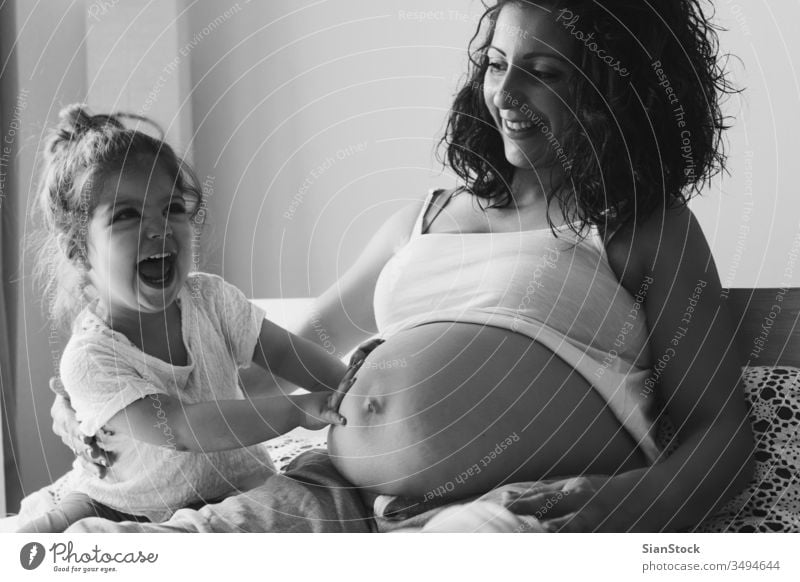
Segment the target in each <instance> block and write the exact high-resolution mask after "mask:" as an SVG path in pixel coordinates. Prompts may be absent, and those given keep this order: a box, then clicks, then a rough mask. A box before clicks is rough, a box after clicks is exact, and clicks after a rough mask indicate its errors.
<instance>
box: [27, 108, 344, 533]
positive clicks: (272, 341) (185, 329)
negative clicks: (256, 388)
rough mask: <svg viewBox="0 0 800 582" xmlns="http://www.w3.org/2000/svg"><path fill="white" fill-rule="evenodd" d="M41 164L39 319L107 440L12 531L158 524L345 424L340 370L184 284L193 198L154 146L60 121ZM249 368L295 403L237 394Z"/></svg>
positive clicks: (72, 388)
mask: <svg viewBox="0 0 800 582" xmlns="http://www.w3.org/2000/svg"><path fill="white" fill-rule="evenodd" d="M60 117H61V122H60V124H59V125H58V127H57V129H56V130H55V131H54V132H53V134H52V135H51V137H50V139H49V142H48V144H47V148H46V151H45V169H44V179H43V184H42V188H41V192H40V194H39V198H38V207H39V210H40V211H41V212H42V214H43V216H44V222H45V224H46V230H47V233H46V239H45V242H44V244H43V246H42V250H41V257H40V258H41V259H42V260H41V261H40V263H39V265H40V269H41V274H42V275H44V276H45V277H46V280H47V285H46V291H47V293H46V296H47V297H49V298H50V302H49V303H50V305H49V307H50V312H51V316H52V317H54V318H55V319H56V320H59V321H62V322H64V321H71V322H72V335H71V337H70V340H69V342H68V344H67V346H66V348H65V350H64V353H63V355H62V357H61V379H62V382H63V385H64V388H65V390H66V393H67V394H68V396H69V399H70V401H71V404H72V406H73V407H74V408H75V411H76V416H77V419H78V421H79V422H80V427H81V431H82V433H83V434H85V435H87V436H94V435H95V434H97V433H98V432H99V431H100V430H101V429H103V428H104V427H106V428H108V429H109V430H111V431H113V432H114V433H116V434H117V435H119V436H118V437H117V438H116V439H115V440H116V444H115V445H114V450H113V451H112V453H113V454H114V456H115V457H116V460H115V462H114V464H113V466H112V467H111V468H110V469H109V470H108V473H107V474H106V475H105V477H104V478H102V479H101V478H99V477H98V476H96V475H95V474H92V473H90V472H89V471H87V470H85V469H83V467H82V465H81V464H80V463H77V462H76V464H75V470H77V471H79V472H80V483H79V486H78V488H77V491H75V492H74V493H71V494H70V495H68V496H67V497H66V498H65V499H64V500H63V501H62V503H61V504H60V505H59V506H58V508H57V509H55V510H53V511H50V512H49V513H47V514H45V515H44V516H42V517H40V518H38V519H35V520H34V521H32V522H30V523H28V524H26V525H24V526H23V527H22V528H21V530H20V531H24V532H61V531H64V530H65V529H66V528H67V527H69V525H71V524H72V523H74V522H76V521H78V520H80V519H82V518H84V517H90V516H101V517H106V518H110V519H113V520H115V521H123V520H136V521H163V520H165V519H167V518H169V517H170V516H171V515H172V513H174V512H175V511H176V510H178V509H180V508H183V507H193V506H199V505H203V504H205V503H207V502H208V501H211V500H218V499H220V498H223V497H225V496H228V495H229V494H231V493H232V492H235V491H237V490H242V489H246V488H247V485H248V483H263V482H264V480H265V479H266V478H267V477H268V476H269V474H270V473H271V472H273V471H274V467H273V464H272V461H271V460H270V457H269V454H268V453H267V451H266V449H265V448H264V447H263V446H262V445H258V443H262V442H263V441H266V440H269V439H271V438H273V437H276V436H278V435H281V434H284V433H285V432H287V431H289V430H291V429H293V428H295V427H297V426H303V427H306V428H309V429H320V428H323V427H324V426H326V425H328V424H330V423H334V424H344V423H345V419H344V418H343V417H342V416H340V415H339V414H338V413H337V412H336V411H335V407H336V398H335V396H336V395H337V393H336V392H335V390H334V389H335V387H336V386H337V385H338V383H339V381H340V380H341V378H342V377H343V375H344V372H345V366H344V364H343V363H342V362H341V361H339V360H338V359H336V358H334V357H332V356H330V355H329V354H327V353H326V352H325V350H323V349H322V348H321V347H318V346H316V345H314V344H313V343H311V342H309V341H307V340H304V339H301V338H299V337H296V336H294V335H292V334H291V333H289V332H288V331H286V330H284V329H282V328H280V327H278V326H277V325H275V324H273V323H271V322H269V321H268V320H266V319H264V313H263V312H262V311H261V310H260V309H258V308H257V307H255V306H254V305H253V304H252V303H250V302H249V301H248V300H247V299H246V298H245V296H244V295H243V294H242V293H241V292H240V291H239V290H238V289H236V288H235V287H233V286H232V285H229V284H227V283H226V282H225V281H224V280H222V279H221V278H219V277H216V276H214V275H208V274H205V273H190V269H191V267H192V257H193V252H192V251H193V244H192V243H193V236H192V235H193V228H198V227H199V226H200V224H199V221H197V220H196V219H195V217H196V216H197V214H196V212H197V210H198V209H199V208H200V203H201V200H202V191H201V189H200V188H199V187H198V182H197V179H196V178H195V177H194V175H193V173H192V172H191V170H190V169H189V168H188V167H187V166H186V165H185V164H184V163H183V162H182V161H181V160H180V159H178V158H177V156H176V155H175V153H174V152H173V150H172V148H170V146H169V145H167V144H166V143H164V142H163V141H162V140H161V139H156V138H154V137H151V136H150V135H148V134H146V133H144V132H142V131H139V130H136V129H127V128H126V127H125V126H124V125H123V123H122V122H123V120H124V118H126V117H127V118H132V119H136V120H138V121H147V120H144V119H142V118H138V117H135V116H130V115H90V114H89V113H88V112H87V111H86V110H85V109H84V108H83V106H81V105H72V106H70V107H68V108H66V109H65V110H63V111H62V112H61V115H60ZM251 362H255V363H256V364H258V365H259V366H261V367H263V368H265V369H266V370H268V371H269V372H270V373H272V374H275V375H276V376H280V377H282V378H285V379H286V380H288V381H290V382H293V383H295V384H297V385H298V386H301V387H303V388H306V389H307V390H309V391H311V393H310V394H307V395H300V396H273V397H266V396H265V395H263V394H253V393H248V394H247V395H246V396H245V394H244V393H243V392H242V389H241V388H239V386H238V384H237V369H238V367H240V366H247V365H249V364H250V363H251Z"/></svg>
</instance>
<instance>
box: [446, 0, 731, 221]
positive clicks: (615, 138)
mask: <svg viewBox="0 0 800 582" xmlns="http://www.w3.org/2000/svg"><path fill="white" fill-rule="evenodd" d="M507 4H521V5H526V4H536V5H540V4H543V5H544V6H546V7H548V8H550V9H551V10H552V11H553V14H554V17H555V15H556V14H557V13H558V14H562V15H563V14H564V13H566V11H569V12H571V13H572V15H574V16H578V17H579V19H578V20H573V22H574V23H576V24H577V29H579V30H580V31H581V32H582V33H583V34H586V35H588V34H589V33H594V37H593V40H594V41H595V42H596V43H597V47H600V48H602V49H604V50H605V51H606V54H608V55H614V56H615V57H617V58H618V59H619V60H620V61H621V62H622V63H623V65H624V67H625V69H626V70H623V71H622V73H627V74H621V73H620V71H619V70H615V69H614V68H613V67H611V66H609V65H608V64H607V63H606V62H604V61H603V60H601V59H600V58H598V56H597V54H595V53H593V52H592V51H590V50H589V48H587V44H588V43H579V44H580V53H579V54H580V56H579V61H578V62H577V63H576V65H577V66H578V67H579V68H580V71H579V72H578V73H577V74H575V75H573V82H572V87H571V95H570V98H571V103H569V105H570V106H571V109H572V112H573V113H572V118H571V119H570V120H569V122H568V123H567V126H566V128H565V132H564V134H563V135H561V136H559V140H560V144H561V145H562V147H563V149H564V151H565V152H566V157H567V161H566V163H564V164H563V166H564V170H565V176H564V180H563V182H561V183H560V185H558V186H557V187H556V188H555V191H554V192H552V193H551V194H550V200H549V201H550V202H552V201H553V200H555V201H557V202H558V204H559V205H560V208H561V210H562V212H563V213H564V216H565V218H566V219H567V220H568V222H575V223H577V224H578V228H576V230H582V228H583V227H584V226H586V225H587V224H591V225H596V226H598V227H601V228H603V229H607V228H612V229H613V228H615V227H617V226H620V225H622V224H624V223H626V222H628V221H629V220H643V219H645V218H647V217H648V216H650V215H651V214H652V213H653V212H654V211H655V210H656V209H659V208H664V207H667V206H671V205H676V204H677V205H685V204H686V203H687V202H688V200H689V199H690V198H692V197H693V196H694V195H696V194H698V193H699V192H700V191H701V190H702V188H703V186H704V185H705V184H706V183H707V182H708V181H709V180H710V179H711V178H712V177H713V176H715V175H716V174H718V173H719V172H720V171H721V170H724V169H725V160H726V155H725V147H724V146H725V144H724V142H723V139H722V133H723V130H725V129H727V128H728V127H729V125H727V124H726V122H727V118H726V117H725V116H724V115H723V114H722V111H721V108H720V104H721V101H722V99H723V98H724V97H725V96H726V95H729V94H732V93H735V92H737V90H736V89H734V88H733V86H732V85H731V83H730V82H729V80H728V78H727V77H726V74H725V71H724V68H723V64H724V62H723V61H722V60H721V59H720V58H719V55H718V53H719V42H718V37H717V30H719V28H718V27H716V26H715V25H713V24H712V23H711V22H710V20H709V17H708V16H707V15H706V14H705V13H704V12H703V7H702V6H701V0H550V1H545V2H536V3H534V2H530V1H527V0H500V1H499V2H497V4H494V5H492V6H490V7H489V8H487V10H486V12H485V13H484V14H483V16H482V17H481V20H480V23H479V25H478V29H477V31H476V32H475V35H474V36H473V38H472V40H471V41H470V66H469V70H468V75H467V77H468V78H467V82H466V83H465V85H464V86H463V87H462V88H461V89H460V90H459V91H458V93H457V95H456V97H455V101H454V103H453V106H452V110H451V113H450V116H449V119H448V123H447V128H446V131H445V135H444V137H443V138H442V140H441V142H440V148H443V149H444V152H445V162H446V163H447V164H448V165H449V166H450V167H451V168H452V169H453V170H454V171H455V173H456V174H457V175H458V176H459V178H460V179H461V180H462V181H463V182H464V185H465V187H466V189H467V190H468V191H470V192H471V193H472V194H473V195H475V196H477V197H479V198H482V199H485V200H487V201H489V205H490V206H495V207H503V206H507V205H508V204H509V202H510V190H509V186H510V184H511V179H512V176H513V173H514V167H513V166H512V165H511V164H509V163H508V161H507V160H506V159H505V155H504V148H503V143H502V138H501V136H500V134H499V132H498V130H497V128H496V127H495V123H494V121H493V119H492V118H491V115H490V113H489V111H488V109H487V107H486V105H485V103H484V98H483V79H484V74H485V73H486V69H487V66H488V59H487V57H486V50H487V48H488V46H489V44H490V43H491V40H492V36H493V33H494V29H495V25H496V20H497V16H498V15H499V13H500V10H501V9H502V8H503V6H505V5H507ZM561 11H565V12H564V13H562V12H561ZM561 23H562V24H565V21H563V20H562V22H561ZM483 29H485V30H486V32H485V33H484V34H481V32H482V30H483ZM572 30H573V31H574V30H576V28H575V26H573V28H572ZM595 48H596V47H595ZM617 69H619V67H617ZM668 91H672V92H671V93H670V92H668ZM575 200H577V205H575V204H574V202H575ZM576 206H577V207H576Z"/></svg>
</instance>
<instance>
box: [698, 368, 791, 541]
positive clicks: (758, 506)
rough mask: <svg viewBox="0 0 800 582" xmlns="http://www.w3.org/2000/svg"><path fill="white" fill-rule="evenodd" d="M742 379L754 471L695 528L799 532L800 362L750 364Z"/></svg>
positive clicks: (706, 530)
mask: <svg viewBox="0 0 800 582" xmlns="http://www.w3.org/2000/svg"><path fill="white" fill-rule="evenodd" d="M743 379H744V386H745V394H746V396H747V400H748V402H749V404H750V420H751V423H752V425H753V435H754V437H755V442H756V451H755V465H756V466H755V475H754V477H753V479H752V481H751V482H750V485H749V486H748V487H747V488H745V490H744V491H742V492H741V493H740V494H739V495H737V496H736V497H735V498H734V499H732V500H730V501H729V502H728V503H727V504H726V505H725V506H724V507H723V508H722V509H721V510H720V511H719V512H718V513H717V514H716V515H714V516H713V517H711V518H709V519H707V520H706V521H704V522H703V523H702V524H701V525H700V527H698V528H697V530H696V531H702V532H800V368H788V367H774V368H773V367H766V366H760V367H751V368H747V369H745V371H744V375H743Z"/></svg>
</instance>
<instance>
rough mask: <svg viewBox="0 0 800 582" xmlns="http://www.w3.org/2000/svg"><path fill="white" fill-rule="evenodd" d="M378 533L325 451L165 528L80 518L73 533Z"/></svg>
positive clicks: (178, 516) (181, 515)
mask: <svg viewBox="0 0 800 582" xmlns="http://www.w3.org/2000/svg"><path fill="white" fill-rule="evenodd" d="M375 531H377V527H376V524H375V521H374V520H373V519H372V511H371V509H368V508H367V506H366V505H365V504H364V503H363V501H362V499H361V496H360V494H359V492H358V490H357V489H356V488H355V487H353V486H352V485H351V484H350V483H348V482H347V481H346V480H345V478H344V477H342V476H341V475H340V474H339V472H338V471H336V469H335V468H334V467H333V464H332V463H331V461H330V459H329V457H328V454H327V452H326V451H324V450H313V451H308V452H306V453H303V454H302V455H300V456H299V457H297V459H295V460H294V462H293V463H292V464H291V465H290V466H289V469H288V470H287V472H286V473H285V474H282V475H274V476H272V477H270V478H269V479H267V481H266V482H265V483H264V485H262V486H260V487H256V488H255V489H251V490H250V491H247V492H245V493H242V494H240V495H236V496H233V497H229V498H228V499H226V500H224V501H223V502H221V503H217V504H214V505H206V506H205V507H202V508H201V509H199V510H192V509H181V510H179V511H177V512H175V515H173V516H172V518H171V519H170V520H169V521H167V522H164V523H136V522H132V521H126V522H121V523H115V522H112V521H109V520H104V519H99V518H89V519H84V520H81V521H79V522H78V523H76V524H75V525H73V526H72V527H71V528H69V529H68V530H67V533H76V532H148V533H158V532H164V533H169V532H173V533H174V532H304V533H320V532H329V533H336V532H353V533H370V532H375Z"/></svg>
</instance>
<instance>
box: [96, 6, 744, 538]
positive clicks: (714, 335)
mask: <svg viewBox="0 0 800 582" xmlns="http://www.w3.org/2000/svg"><path fill="white" fill-rule="evenodd" d="M604 4H608V3H603V2H600V3H598V2H594V1H581V0H575V1H568V2H537V3H535V4H534V3H532V2H524V1H514V0H512V1H505V2H499V3H498V4H497V5H495V6H492V7H491V8H489V9H488V10H487V12H486V14H485V15H484V18H483V20H482V26H481V28H480V29H479V31H478V34H477V35H476V39H477V40H476V46H475V47H474V51H473V52H472V60H471V61H472V62H471V69H470V74H469V78H468V81H467V83H466V84H465V85H464V87H463V88H462V89H461V90H460V91H459V92H458V94H457V96H456V99H455V102H454V104H453V107H452V111H451V114H450V118H449V123H448V128H447V132H446V135H445V138H444V140H443V145H444V148H445V152H446V158H447V162H448V164H449V166H450V168H451V169H452V170H453V171H454V172H455V173H456V174H457V175H458V177H459V178H460V179H461V181H462V183H463V186H462V187H461V188H458V189H456V190H449V191H438V192H435V193H432V194H431V195H429V196H428V198H427V199H426V200H425V201H424V202H423V203H422V204H421V205H420V204H417V205H413V206H411V207H409V208H407V209H405V210H403V211H401V212H399V213H398V214H396V215H395V216H393V217H392V218H391V219H390V220H389V221H388V222H387V223H386V224H385V225H384V226H383V227H382V228H381V229H380V231H379V232H378V233H377V234H376V235H375V237H374V239H373V240H372V242H371V243H370V244H369V245H368V247H367V249H366V250H365V251H364V253H363V255H362V256H361V257H360V258H359V259H358V261H357V262H356V264H355V265H354V266H353V267H352V268H351V269H350V270H349V271H348V272H347V273H346V274H345V275H344V276H343V277H342V279H341V280H340V281H338V282H337V283H336V284H335V285H334V286H333V287H331V289H330V290H329V291H328V292H326V293H325V294H324V295H323V296H321V297H320V298H319V300H318V302H317V305H316V309H315V321H314V324H313V325H312V323H311V321H310V320H309V322H308V323H307V324H306V325H305V326H304V327H303V328H302V329H301V330H300V334H301V335H304V336H305V337H308V338H309V339H315V338H316V337H317V334H316V333H315V331H314V330H315V329H319V327H320V326H322V327H324V328H325V329H326V330H327V332H328V334H329V335H330V336H331V341H332V342H333V344H334V345H335V346H336V349H337V350H338V351H347V350H349V349H351V348H352V347H354V346H356V345H357V344H358V343H359V342H361V341H363V340H365V339H366V338H368V337H370V336H372V335H374V334H376V333H377V334H379V335H380V337H381V338H383V339H384V340H385V341H384V343H382V344H381V345H380V346H378V347H377V348H376V349H374V351H372V352H371V353H369V355H368V356H367V357H366V358H365V359H364V361H363V364H362V365H361V366H360V368H359V369H358V371H357V372H356V373H355V377H354V381H352V382H350V381H348V382H346V385H345V386H344V389H347V388H349V392H348V394H347V395H346V396H345V397H344V399H343V401H342V403H341V408H340V412H341V413H342V414H343V415H344V416H345V417H346V418H347V421H348V422H347V426H344V427H335V428H333V429H332V430H331V432H330V435H329V439H328V442H329V456H330V460H328V458H327V457H319V456H317V457H315V460H314V461H313V463H306V464H305V465H304V466H302V467H299V469H298V470H297V471H295V472H294V473H292V472H290V475H289V477H283V476H278V477H274V478H271V479H270V480H269V481H268V482H267V484H265V485H264V486H263V487H261V488H259V489H256V490H254V491H253V492H251V493H250V494H247V495H243V496H239V497H236V498H232V499H229V500H227V501H225V502H223V503H222V504H219V505H216V506H208V507H206V508H204V509H202V510H200V511H199V512H179V513H178V514H176V517H175V518H174V520H173V522H171V524H168V526H167V528H169V527H172V528H174V529H180V530H193V531H196V530H212V531H218V530H226V531H230V530H233V531H238V530H240V529H260V528H263V529H273V530H275V529H282V528H284V527H286V523H287V522H286V521H282V519H283V518H278V517H275V516H277V515H283V516H286V515H291V516H293V517H294V518H297V515H298V512H299V511H300V509H299V508H300V507H303V508H304V509H303V511H304V512H306V514H305V516H301V518H305V519H306V520H307V521H313V524H312V525H308V526H307V527H308V528H310V529H317V530H342V529H343V530H361V531H363V529H365V528H366V529H369V528H374V524H372V522H371V521H370V516H371V508H369V509H368V508H367V507H365V506H363V505H360V496H359V493H358V491H357V490H356V489H355V488H354V487H356V488H359V489H361V490H363V491H370V492H373V493H381V494H392V495H402V496H406V497H416V498H422V499H428V500H429V499H432V498H436V499H437V501H438V500H441V501H447V500H448V499H456V498H462V497H467V496H470V495H474V494H478V493H483V492H487V491H489V490H491V489H493V488H496V487H498V486H502V485H503V484H506V483H514V482H529V481H543V480H544V481H545V482H544V483H540V484H539V485H537V486H536V488H535V489H534V491H535V493H533V494H528V495H527V496H525V499H524V503H518V504H517V505H515V506H513V507H512V510H514V511H516V512H519V513H530V514H534V513H537V512H538V511H539V510H540V509H541V508H542V507H544V506H545V504H546V503H547V502H548V500H550V499H552V498H553V496H554V495H557V494H558V493H559V492H562V491H563V490H568V491H569V493H570V494H569V495H568V496H566V497H564V499H563V501H561V502H560V503H558V504H557V505H556V506H555V507H554V508H552V509H551V510H550V511H549V512H548V513H547V515H546V519H547V522H546V523H548V524H549V527H550V528H551V529H561V530H562V531H597V530H610V531H626V530H646V531H658V530H668V529H679V528H691V527H693V526H695V525H697V524H698V523H699V522H700V521H701V520H702V519H704V518H705V517H707V516H709V515H710V514H711V513H712V512H713V511H714V509H715V508H717V507H718V506H719V505H721V504H722V503H724V502H725V501H726V500H727V499H729V498H730V497H731V496H732V495H733V494H735V493H736V492H737V491H738V490H739V489H741V488H742V487H743V486H744V485H745V483H746V482H747V480H748V479H749V477H750V468H751V464H750V463H751V460H750V455H751V450H752V436H751V433H750V429H749V424H748V421H747V414H746V409H745V405H744V400H743V396H742V395H741V393H740V390H739V387H738V380H739V364H738V361H737V358H736V355H735V354H736V351H735V349H733V345H732V339H731V338H732V337H733V333H732V326H731V324H730V321H729V318H728V315H727V312H726V309H725V307H724V304H722V303H721V302H720V283H719V279H718V276H717V273H716V268H715V266H714V262H713V259H712V256H711V252H710V250H709V247H708V245H707V243H706V241H705V238H704V236H703V233H702V231H701V229H700V226H699V225H698V223H697V221H696V219H695V218H694V216H693V215H692V213H691V211H690V210H689V209H688V208H687V207H686V202H687V200H688V198H690V197H691V195H692V194H693V193H696V192H697V191H699V189H700V188H701V187H702V185H703V184H704V183H705V182H706V181H707V180H708V179H709V178H710V177H711V176H712V175H714V174H715V173H716V172H718V171H719V170H720V169H721V168H722V167H723V164H724V159H725V158H724V153H723V152H722V150H721V139H720V138H721V133H722V131H723V129H724V128H725V125H724V119H723V117H722V115H721V113H720V109H719V99H720V97H721V96H722V95H723V94H724V93H725V92H729V91H730V89H729V87H728V85H727V83H726V80H725V77H724V75H723V73H722V71H721V70H720V68H719V66H718V64H717V60H716V58H717V55H716V36H715V33H714V31H713V29H712V28H711V26H710V24H709V23H708V22H707V21H706V20H705V17H704V15H703V13H702V11H701V9H700V7H699V3H698V2H697V0H668V1H664V2H659V3H658V4H657V5H647V4H642V3H641V2H638V1H634V0H631V1H620V2H614V3H610V4H609V7H604V6H603V5H604ZM664 412H665V413H666V414H668V415H669V417H670V418H671V420H672V422H673V424H674V425H675V427H676V431H677V438H678V441H679V443H680V444H679V446H678V447H677V449H676V450H674V452H672V453H671V454H670V455H669V456H668V457H667V456H666V455H661V454H660V451H659V448H658V446H657V445H656V441H655V439H654V436H655V429H656V426H657V422H658V421H659V419H660V417H661V415H662V413H664ZM331 463H332V464H333V466H335V468H336V470H334V469H333V467H331ZM312 465H313V466H312ZM313 475H317V478H314V477H313ZM576 476H577V478H575V477H576ZM292 488H294V489H292ZM298 491H301V492H300V493H298ZM312 502H313V503H312ZM311 505H314V507H315V508H316V509H315V510H314V511H316V512H318V513H315V514H314V515H310V514H309V512H311V510H309V509H308V508H309V507H310V506H311ZM311 513H313V512H311ZM254 516H256V517H254ZM287 519H288V518H287ZM297 519H300V518H297ZM254 520H255V522H257V523H258V525H253V524H254ZM152 527H154V528H156V529H159V527H160V526H152ZM84 528H85V529H108V530H112V529H115V528H122V529H124V528H125V524H122V525H119V524H106V523H103V522H100V521H97V520H92V521H90V522H87V523H86V524H84ZM130 529H131V530H134V531H136V530H139V529H141V527H140V526H139V525H138V524H131V527H130ZM148 531H149V530H148Z"/></svg>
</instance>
